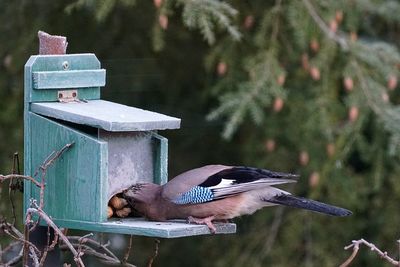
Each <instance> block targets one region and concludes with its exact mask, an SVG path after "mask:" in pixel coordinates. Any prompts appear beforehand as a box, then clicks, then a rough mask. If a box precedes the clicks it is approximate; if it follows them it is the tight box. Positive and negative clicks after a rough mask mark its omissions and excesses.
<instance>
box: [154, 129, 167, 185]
mask: <svg viewBox="0 0 400 267" xmlns="http://www.w3.org/2000/svg"><path fill="white" fill-rule="evenodd" d="M152 137H153V151H154V152H153V153H154V158H153V159H154V183H156V184H161V185H162V184H165V183H167V182H168V139H167V138H165V137H163V136H161V135H159V134H157V133H153V136H152Z"/></svg>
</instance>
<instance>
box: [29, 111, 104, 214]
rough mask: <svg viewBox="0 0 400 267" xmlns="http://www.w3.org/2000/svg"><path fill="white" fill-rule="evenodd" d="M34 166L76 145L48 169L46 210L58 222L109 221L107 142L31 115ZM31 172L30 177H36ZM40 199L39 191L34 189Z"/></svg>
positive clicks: (45, 198)
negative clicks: (68, 145) (61, 220)
mask: <svg viewBox="0 0 400 267" xmlns="http://www.w3.org/2000/svg"><path fill="white" fill-rule="evenodd" d="M30 116H31V134H32V135H31V145H32V154H31V156H32V166H40V165H41V164H42V163H43V162H44V161H45V160H46V158H47V157H48V156H49V155H50V154H51V153H52V152H53V151H58V150H60V149H61V148H62V147H63V146H64V145H65V144H67V143H74V145H73V146H72V147H71V148H69V149H68V150H67V151H66V152H64V154H63V155H62V156H61V157H60V158H58V159H57V160H56V161H55V162H54V164H53V165H52V166H51V167H50V168H49V169H48V170H47V174H46V190H45V197H44V203H45V207H44V210H45V211H46V212H47V214H48V215H49V216H51V217H52V218H55V219H68V220H76V221H91V222H100V221H104V220H105V219H106V216H107V215H106V213H105V212H106V207H107V201H108V199H107V186H108V184H107V178H108V176H107V173H108V169H107V167H108V164H107V159H108V149H107V142H103V141H100V140H98V139H97V138H93V137H92V136H89V135H87V134H84V133H82V132H79V131H77V130H75V129H72V128H70V127H67V126H65V125H63V124H60V123H57V122H55V121H52V120H50V119H47V118H44V117H42V116H39V115H36V114H33V113H31V114H30ZM34 172H35V170H32V172H31V173H30V175H33V173H34ZM32 189H33V190H32V197H33V198H35V199H39V195H38V193H39V190H38V189H37V188H36V187H33V188H32Z"/></svg>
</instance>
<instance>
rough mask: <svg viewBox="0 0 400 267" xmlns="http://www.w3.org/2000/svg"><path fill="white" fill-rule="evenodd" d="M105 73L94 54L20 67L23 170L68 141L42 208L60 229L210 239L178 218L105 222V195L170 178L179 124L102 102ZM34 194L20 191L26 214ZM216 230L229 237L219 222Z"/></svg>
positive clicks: (35, 60) (45, 58) (39, 59)
mask: <svg viewBox="0 0 400 267" xmlns="http://www.w3.org/2000/svg"><path fill="white" fill-rule="evenodd" d="M105 77H106V71H105V70H104V69H101V68H100V62H99V61H98V59H97V58H96V56H95V55H93V54H70V55H40V56H32V57H31V58H30V59H29V60H28V62H27V63H26V65H25V99H24V101H25V107H24V124H25V125H24V130H25V132H24V150H25V151H24V152H25V153H24V154H25V158H24V163H25V164H24V166H25V167H24V168H25V170H24V172H25V174H26V175H31V176H32V175H34V173H35V171H36V170H37V168H38V167H39V166H40V165H41V163H43V162H44V161H45V159H46V157H47V156H49V155H50V154H51V153H52V152H53V151H58V150H60V149H61V148H62V147H63V146H64V145H65V144H67V143H74V145H73V146H72V147H71V148H70V149H68V150H67V151H66V152H65V153H64V154H63V155H62V156H61V157H60V158H59V159H57V161H55V163H54V165H53V166H51V167H50V168H49V169H48V170H47V174H46V190H45V196H44V202H45V207H44V210H45V211H46V212H47V213H48V214H49V215H50V216H51V218H53V220H54V222H55V223H56V224H57V225H58V226H60V227H67V228H75V229H82V230H88V231H101V232H113V233H123V234H134V235H147V236H158V237H182V236H188V235H199V234H208V233H209V231H208V228H207V227H206V226H203V225H191V224H186V223H184V222H182V221H169V222H148V221H145V220H143V219H135V218H127V219H117V218H111V219H107V204H108V201H109V199H110V198H111V196H113V195H114V194H116V193H118V192H121V191H122V190H123V189H126V188H127V187H129V186H130V185H132V184H135V183H138V182H154V183H158V184H164V183H166V182H167V179H168V171H167V169H168V166H167V162H168V141H167V139H166V138H164V137H162V136H161V135H159V134H158V133H157V131H159V130H167V129H178V128H179V127H180V119H178V118H174V117H170V116H166V115H163V114H159V113H155V112H151V111H147V110H142V109H138V108H134V107H129V106H125V105H121V104H117V103H113V102H109V101H104V100H101V99H100V87H101V86H104V85H105ZM38 194H39V190H38V188H36V187H35V186H33V185H32V184H31V183H29V182H25V186H24V204H25V210H26V207H27V206H28V205H29V201H30V199H32V198H33V199H39V195H38ZM217 229H218V231H217V232H219V233H232V232H235V225H234V224H218V225H217Z"/></svg>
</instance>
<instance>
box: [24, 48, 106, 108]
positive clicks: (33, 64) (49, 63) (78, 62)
mask: <svg viewBox="0 0 400 267" xmlns="http://www.w3.org/2000/svg"><path fill="white" fill-rule="evenodd" d="M98 69H100V62H99V60H98V59H97V58H96V56H95V55H94V54H70V55H39V56H31V57H30V58H29V60H28V61H27V63H26V64H25V78H24V79H25V103H30V102H45V101H57V92H56V91H55V90H51V89H45V90H34V89H33V88H34V83H33V79H34V77H33V73H38V72H55V71H60V72H68V71H77V70H83V71H87V70H98ZM53 81H54V80H53ZM54 82H56V83H55V85H56V86H57V82H59V81H58V80H56V81H54ZM47 86H50V85H47ZM87 87H88V88H84V89H78V95H79V98H80V99H86V100H89V99H99V98H100V88H99V87H97V85H96V84H94V85H87ZM51 88H52V87H51ZM65 89H75V88H65Z"/></svg>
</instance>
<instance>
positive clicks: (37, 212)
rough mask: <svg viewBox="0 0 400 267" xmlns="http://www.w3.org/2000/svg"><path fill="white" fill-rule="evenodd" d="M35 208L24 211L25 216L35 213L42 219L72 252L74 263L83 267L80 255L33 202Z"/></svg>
mask: <svg viewBox="0 0 400 267" xmlns="http://www.w3.org/2000/svg"><path fill="white" fill-rule="evenodd" d="M33 204H34V205H35V206H36V207H34V208H32V207H31V208H28V209H27V210H26V214H27V215H28V214H33V213H36V214H37V215H39V217H40V218H42V219H43V220H44V221H45V222H46V223H47V225H48V226H50V227H51V228H53V229H54V232H56V233H57V234H58V236H59V238H61V240H62V241H63V242H64V243H65V244H66V245H67V246H68V248H69V249H70V251H71V252H72V254H73V255H74V261H75V262H76V264H77V265H78V266H79V267H84V266H85V264H84V263H83V261H82V259H81V255H80V254H79V253H78V252H77V251H76V249H75V248H74V247H73V246H72V244H71V242H70V241H69V240H68V238H67V237H66V236H65V235H64V234H63V233H62V231H61V230H60V228H58V226H57V225H55V223H54V222H53V220H51V219H50V217H49V216H48V215H47V214H46V213H45V212H44V211H43V210H42V209H41V208H40V207H39V206H38V205H37V204H36V203H35V202H34V203H33Z"/></svg>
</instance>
